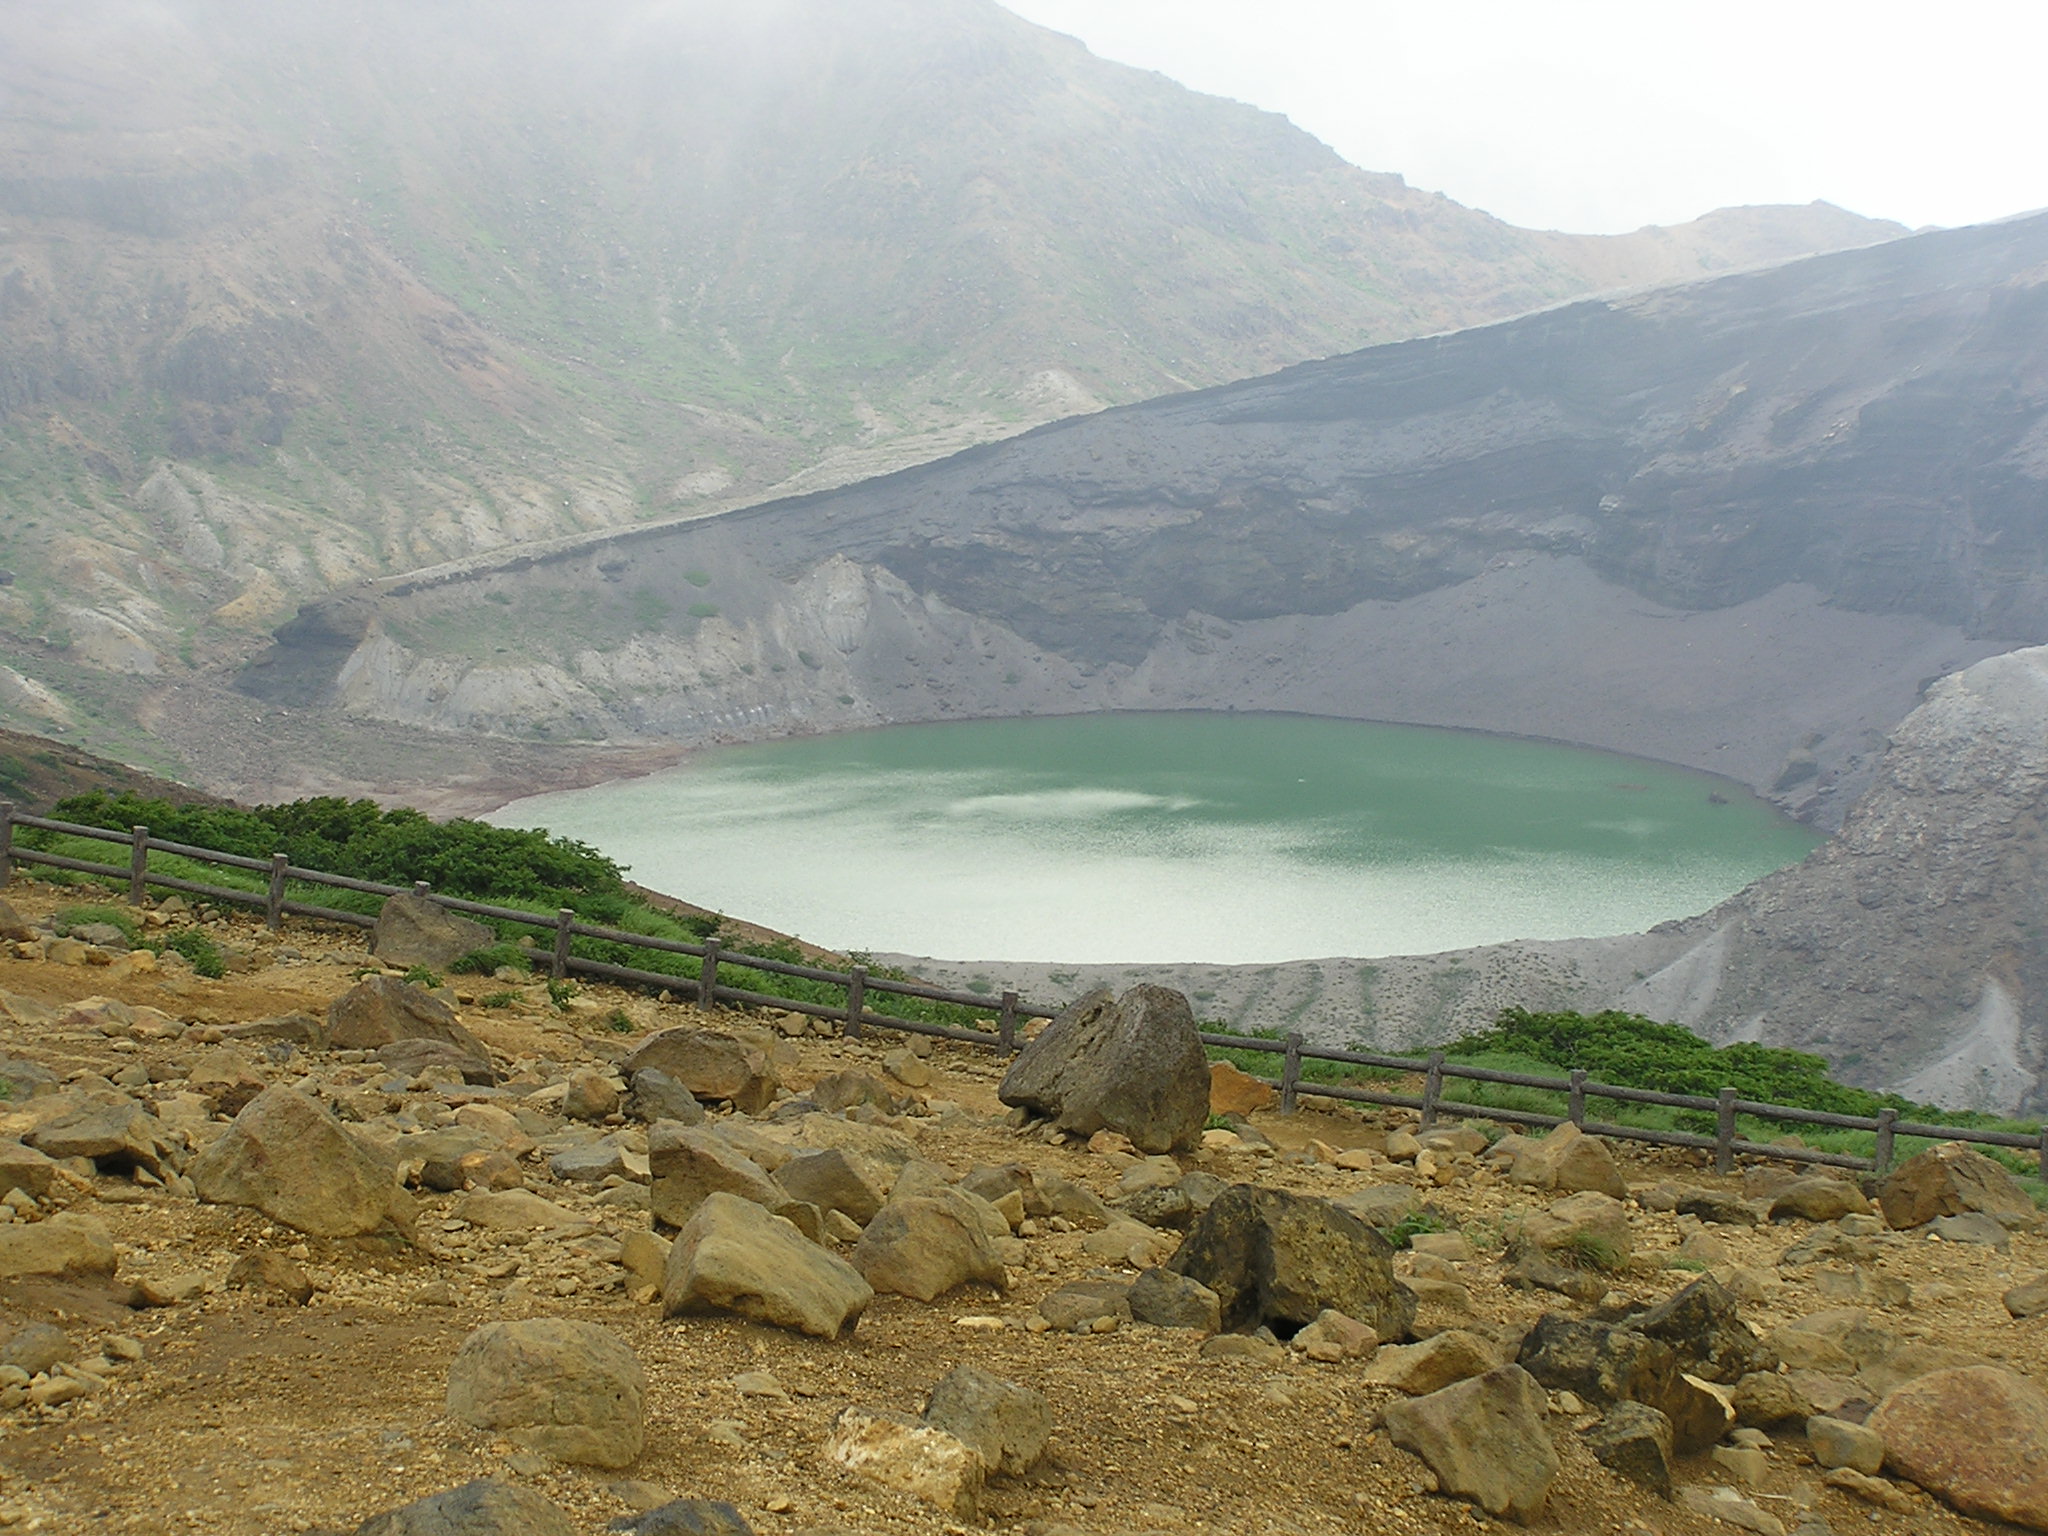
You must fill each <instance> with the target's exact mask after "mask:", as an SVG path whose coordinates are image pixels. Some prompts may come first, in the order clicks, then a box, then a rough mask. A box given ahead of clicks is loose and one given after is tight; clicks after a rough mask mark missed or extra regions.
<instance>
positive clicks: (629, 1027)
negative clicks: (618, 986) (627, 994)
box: [604, 1008, 638, 1035]
mask: <svg viewBox="0 0 2048 1536" xmlns="http://www.w3.org/2000/svg"><path fill="white" fill-rule="evenodd" d="M604 1027H605V1028H606V1029H608V1030H610V1031H611V1032H612V1033H613V1034H615V1035H630V1034H631V1033H633V1031H634V1030H635V1029H636V1028H638V1026H637V1025H636V1024H634V1022H633V1017H632V1015H631V1014H629V1013H627V1012H626V1010H625V1009H623V1008H614V1009H613V1010H612V1011H611V1012H610V1013H608V1014H606V1015H605V1016H604Z"/></svg>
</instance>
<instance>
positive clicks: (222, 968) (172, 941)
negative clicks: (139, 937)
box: [164, 928, 228, 981]
mask: <svg viewBox="0 0 2048 1536" xmlns="http://www.w3.org/2000/svg"><path fill="white" fill-rule="evenodd" d="M164 948H165V949H168V950H170V951H171V952H172V953H174V954H180V955H183V956H184V957H185V958H186V959H187V960H189V961H191V962H192V969H193V970H194V971H196V972H197V973H198V974H199V975H201V976H204V977H206V978H208V979H209V980H212V981H219V980H220V979H221V977H223V976H225V975H227V973H228V960H227V956H226V955H223V954H222V953H221V952H220V946H219V945H218V944H216V943H214V942H213V940H212V939H210V938H208V937H207V936H206V935H205V934H203V933H201V932H200V931H199V930H198V929H197V928H180V929H179V930H178V931H177V932H176V933H174V934H172V935H171V936H170V937H169V938H167V939H165V940H164Z"/></svg>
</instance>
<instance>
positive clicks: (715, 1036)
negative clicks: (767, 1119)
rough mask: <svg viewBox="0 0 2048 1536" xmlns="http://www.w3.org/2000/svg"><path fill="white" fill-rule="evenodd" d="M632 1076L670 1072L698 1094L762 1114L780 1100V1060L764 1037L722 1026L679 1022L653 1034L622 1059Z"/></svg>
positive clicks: (627, 1075) (628, 1078)
mask: <svg viewBox="0 0 2048 1536" xmlns="http://www.w3.org/2000/svg"><path fill="white" fill-rule="evenodd" d="M619 1070H620V1071H621V1072H622V1073H623V1074H624V1075H625V1078H626V1081H627V1082H629V1083H630V1082H632V1081H633V1079H634V1076H635V1075H636V1074H638V1073H640V1072H646V1071H653V1072H661V1073H665V1074H666V1075H667V1076H668V1077H669V1078H670V1079H671V1080H673V1081H674V1082H677V1083H680V1084H682V1086H683V1087H685V1088H687V1089H688V1090H689V1091H690V1094H691V1095H692V1096H693V1097H695V1098H698V1099H702V1100H706V1101H709V1102H711V1103H717V1104H730V1105H731V1106H732V1107H733V1108H734V1109H736V1110H738V1111H739V1112H740V1113H741V1114H746V1115H757V1114H759V1113H760V1112H761V1111H762V1110H764V1109H766V1108H767V1107H768V1106H769V1105H770V1104H772V1103H774V1102H775V1090H776V1089H777V1088H778V1087H779V1086H780V1081H779V1079H778V1078H777V1077H776V1073H775V1064H774V1062H773V1060H772V1059H771V1058H770V1056H769V1054H768V1051H767V1048H766V1047H765V1046H763V1045H762V1044H761V1043H760V1042H758V1041H754V1040H748V1039H745V1038H743V1037H741V1036H739V1035H733V1034H727V1033H726V1032H725V1031H723V1030H717V1029H697V1028H694V1027H692V1026H689V1025H678V1026H677V1027H676V1028H674V1029H664V1030H661V1031H659V1032H658V1033H656V1034H652V1035H649V1036H648V1037H647V1038H646V1039H645V1040H643V1041H641V1042H640V1044H639V1045H638V1046H637V1047H635V1049H634V1051H633V1054H632V1055H630V1056H628V1057H627V1058H626V1059H625V1061H623V1062H622V1063H620V1066H619Z"/></svg>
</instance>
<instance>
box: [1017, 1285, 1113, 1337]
mask: <svg viewBox="0 0 2048 1536" xmlns="http://www.w3.org/2000/svg"><path fill="white" fill-rule="evenodd" d="M1131 1290H1132V1287H1131V1286H1128V1285H1126V1284H1124V1283H1123V1282H1122V1281H1120V1280H1074V1281H1070V1282H1068V1283H1067V1284H1065V1285H1063V1286H1061V1287H1059V1288H1058V1289H1057V1290H1055V1291H1052V1292H1049V1293H1048V1294H1047V1295H1046V1296H1045V1297H1044V1299H1043V1300H1041V1301H1040V1302H1039V1303H1038V1315H1039V1316H1040V1317H1042V1318H1044V1319H1045V1320H1046V1321H1047V1322H1048V1323H1050V1324H1051V1325H1052V1326H1053V1327H1054V1328H1057V1329H1059V1330H1060V1331H1061V1332H1063V1333H1071V1332H1073V1331H1075V1330H1076V1329H1085V1328H1088V1327H1091V1326H1093V1325H1094V1324H1095V1323H1096V1322H1097V1321H1098V1320H1100V1319H1102V1318H1109V1319H1111V1320H1112V1322H1113V1323H1114V1322H1129V1321H1130V1320H1131V1318H1132V1317H1133V1315H1134V1314H1133V1313H1132V1311H1131V1302H1130V1296H1131Z"/></svg>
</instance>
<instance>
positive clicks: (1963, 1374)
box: [1869, 1148, 2048, 1531]
mask: <svg viewBox="0 0 2048 1536" xmlns="http://www.w3.org/2000/svg"><path fill="white" fill-rule="evenodd" d="M1936 1150H1937V1151H1939V1150H1940V1149H1939V1148H1937V1149H1936ZM1924 1155H1925V1154H1923V1156H1924ZM1869 1425H1870V1428H1871V1429H1872V1430H1874V1431H1875V1432H1876V1433H1877V1436H1878V1438H1879V1439H1880V1440H1882V1441H1883V1442H1884V1460H1885V1465H1886V1466H1887V1467H1889V1468H1890V1469H1891V1470H1892V1471H1894V1472H1897V1473H1898V1474H1900V1475H1901V1476H1903V1477H1906V1478H1909V1479H1911V1480H1912V1481H1913V1482H1916V1483H1918V1484H1919V1485H1920V1486H1921V1487H1922V1488H1925V1489H1927V1490H1928V1491H1930V1492H1932V1493H1937V1494H1939V1495H1940V1496H1941V1497H1942V1498H1944V1499H1946V1500H1948V1502H1949V1503H1951V1504H1953V1505H1954V1506H1955V1507H1956V1508H1957V1509H1960V1510H1962V1511H1963V1512H1964V1513H1965V1514H1971V1515H1983V1516H1986V1517H1988V1518H1990V1519H1993V1520H2008V1521H2010V1522H2012V1523H2013V1524H2014V1525H2024V1526H2029V1527H2031V1528H2032V1529H2034V1530H2037V1531H2041V1530H2048V1395H2044V1394H2043V1393H2042V1391H2041V1389H2040V1388H2038V1387H2036V1386H2035V1385H2034V1384H2033V1383H2032V1382H2030V1381H2028V1380H2027V1379H2026V1378H2025V1377H2024V1376H2019V1375H2016V1374H2014V1373H2013V1372H2011V1371H2008V1370H2002V1369H2000V1368H1998V1367H1996V1366H1970V1367H1965V1368H1963V1369H1960V1370H1950V1371H1935V1372H1933V1373H1932V1374H1930V1375H1926V1376H1922V1377H1920V1378H1919V1379H1918V1380H1916V1381H1910V1382H1908V1383H1906V1385H1904V1386H1902V1387H1900V1388H1898V1389H1897V1390H1896V1391H1894V1392H1893V1393H1891V1394H1890V1395H1889V1396H1888V1397H1886V1398H1885V1400H1884V1401H1883V1402H1882V1403H1880V1404H1878V1407H1877V1412H1876V1413H1874V1414H1872V1415H1871V1416H1870V1420H1869Z"/></svg>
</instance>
